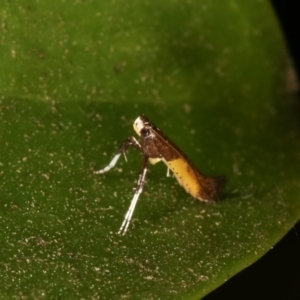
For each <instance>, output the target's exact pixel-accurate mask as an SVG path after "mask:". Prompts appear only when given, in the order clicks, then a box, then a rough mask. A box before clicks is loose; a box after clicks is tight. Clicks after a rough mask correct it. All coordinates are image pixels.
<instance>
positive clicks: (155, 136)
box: [94, 115, 225, 235]
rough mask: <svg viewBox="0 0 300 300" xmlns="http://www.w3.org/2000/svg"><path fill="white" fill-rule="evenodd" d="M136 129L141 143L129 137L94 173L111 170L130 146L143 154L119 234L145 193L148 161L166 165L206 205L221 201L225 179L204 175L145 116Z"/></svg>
mask: <svg viewBox="0 0 300 300" xmlns="http://www.w3.org/2000/svg"><path fill="white" fill-rule="evenodd" d="M133 128H134V130H135V132H136V133H137V135H138V136H139V137H140V139H139V141H138V140H136V138H135V137H133V136H130V137H128V138H127V139H126V140H125V141H124V142H123V144H122V145H121V147H120V148H119V150H118V152H117V154H116V155H115V156H114V157H113V159H112V160H111V162H110V163H109V164H108V165H107V166H106V167H105V168H103V169H101V170H99V171H95V172H94V173H95V174H103V173H105V172H107V171H109V170H110V169H111V168H113V167H114V166H115V165H116V163H117V161H118V159H119V158H120V156H121V155H122V154H123V155H124V156H125V153H126V151H127V149H128V148H129V147H134V148H136V149H138V150H140V151H141V152H142V153H143V161H142V165H141V170H140V174H139V177H138V181H137V185H136V189H135V193H134V196H133V198H132V200H131V204H130V207H129V209H128V211H127V212H126V215H125V218H124V221H123V223H122V225H121V227H120V229H119V231H118V234H122V235H124V234H125V233H126V232H127V229H128V226H129V224H130V221H131V218H132V215H133V212H134V209H135V207H136V204H137V201H138V199H139V196H140V194H141V193H142V191H143V187H144V184H145V178H146V173H147V169H148V164H149V162H150V163H151V164H156V163H158V162H160V161H162V162H163V163H165V164H166V166H167V168H168V172H167V175H168V174H169V170H171V171H172V172H173V174H174V176H175V178H176V179H177V181H178V183H179V184H180V185H181V186H182V187H183V188H184V189H185V190H186V192H187V193H189V194H190V195H192V196H193V197H194V198H196V199H198V200H200V201H203V202H214V201H215V200H216V199H218V197H219V195H220V193H221V191H222V189H223V186H224V183H225V178H224V177H208V176H205V175H203V174H202V173H201V172H200V171H199V170H198V169H197V168H196V167H195V165H194V164H193V163H192V162H191V160H190V159H189V158H188V157H187V156H186V155H185V154H184V153H183V152H182V151H181V150H180V149H179V148H178V147H177V146H176V145H175V144H174V143H172V142H171V141H170V140H169V139H168V138H167V137H166V136H165V135H164V133H163V132H162V131H161V130H160V129H159V128H158V127H156V126H155V125H154V124H153V123H151V122H150V121H149V119H148V118H147V117H146V116H145V115H141V116H139V117H138V118H137V119H136V120H135V121H134V123H133ZM125 159H126V156H125ZM126 160H127V159H126Z"/></svg>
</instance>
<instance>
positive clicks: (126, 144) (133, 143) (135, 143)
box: [94, 136, 142, 174]
mask: <svg viewBox="0 0 300 300" xmlns="http://www.w3.org/2000/svg"><path fill="white" fill-rule="evenodd" d="M129 146H132V147H135V148H137V149H139V150H141V151H142V147H141V145H140V144H139V142H138V141H137V140H136V139H135V138H134V137H133V136H130V137H129V138H127V139H126V140H125V141H124V142H123V144H122V146H121V147H120V149H119V150H118V152H117V154H116V155H115V156H114V157H113V159H112V160H111V162H110V163H109V164H108V165H107V166H106V167H105V168H103V169H101V170H98V171H94V174H103V173H105V172H107V171H109V170H110V169H112V168H113V167H114V166H115V165H116V163H117V161H118V160H119V158H120V156H121V154H124V156H125V160H126V161H127V158H126V155H125V152H126V150H127V149H128V147H129Z"/></svg>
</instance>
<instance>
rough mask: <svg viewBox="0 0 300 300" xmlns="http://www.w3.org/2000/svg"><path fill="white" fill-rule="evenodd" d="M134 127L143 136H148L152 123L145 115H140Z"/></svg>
mask: <svg viewBox="0 0 300 300" xmlns="http://www.w3.org/2000/svg"><path fill="white" fill-rule="evenodd" d="M133 129H134V130H135V132H136V133H137V134H138V135H139V136H141V137H147V136H149V135H150V133H151V130H150V129H151V125H150V122H149V120H148V119H147V118H146V117H145V116H143V115H142V116H139V117H138V118H137V119H136V120H135V121H134V123H133Z"/></svg>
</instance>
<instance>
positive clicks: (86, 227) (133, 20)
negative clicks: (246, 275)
mask: <svg viewBox="0 0 300 300" xmlns="http://www.w3.org/2000/svg"><path fill="white" fill-rule="evenodd" d="M1 20H2V21H1V22H2V25H1V49H2V60H1V61H0V64H1V65H0V66H1V70H2V72H1V80H0V91H1V100H0V117H1V123H0V124H1V130H0V143H1V158H0V205H1V213H0V225H1V228H2V230H1V233H0V237H1V242H2V251H1V254H0V264H1V267H2V270H3V272H2V285H1V288H0V293H1V295H3V296H5V295H6V296H7V297H8V298H24V297H29V298H33V299H41V298H43V297H46V298H58V297H59V298H69V299H79V298H85V299H92V298H95V299H98V298H101V299H121V298H129V299H168V298H169V299H179V298H180V299H182V298H183V299H199V298H200V297H203V296H204V295H206V294H207V293H209V292H210V291H212V290H213V289H215V288H216V287H217V286H219V285H221V284H222V283H223V282H224V281H225V280H226V279H228V278H230V277H231V276H233V275H234V274H236V273H237V272H239V271H240V270H242V269H243V268H245V267H246V266H248V265H250V264H252V263H253V262H254V261H256V260H257V259H258V258H260V257H261V256H262V255H263V254H264V253H265V252H267V251H268V250H269V249H270V248H271V247H272V246H273V245H274V244H275V243H276V242H277V241H278V240H280V238H281V237H282V236H283V235H284V234H285V233H286V232H287V231H288V230H289V229H290V228H291V227H292V226H293V224H294V223H295V222H296V221H297V220H299V216H300V201H299V191H300V183H299V182H300V175H299V171H298V169H299V168H298V167H297V165H299V163H300V156H299V148H300V143H299V138H298V137H299V128H298V125H299V124H298V123H297V117H298V116H297V115H296V113H295V111H296V103H295V99H294V97H293V95H292V94H291V93H290V92H289V91H288V86H287V82H286V78H287V74H289V72H291V69H290V65H289V58H288V55H287V53H286V49H285V46H284V42H283V39H282V36H281V32H280V30H279V28H278V24H277V21H276V18H275V16H274V13H273V11H272V9H271V7H270V4H269V3H268V2H261V1H258V0H256V1H237V0H236V1H231V2H230V3H229V2H218V3H213V2H211V1H207V0H204V1H201V2H199V1H122V0H116V1H84V2H81V1H57V2H50V1H43V0H41V1H28V0H27V1H23V0H19V1H14V2H11V3H6V4H5V5H3V8H2V11H1ZM142 113H145V114H146V115H147V116H148V117H149V118H150V119H151V120H152V121H153V122H154V123H155V124H156V125H157V126H158V127H160V128H161V129H162V130H163V131H164V132H165V133H166V134H167V135H168V136H169V137H170V139H171V140H173V141H174V142H175V143H176V144H177V145H178V146H179V147H180V148H181V149H182V150H183V151H184V152H185V153H186V154H187V155H188V156H189V157H190V158H191V159H192V161H194V163H195V164H196V165H197V166H198V167H199V169H200V170H201V172H203V173H204V174H207V175H218V174H224V175H226V177H227V180H228V184H227V189H226V194H225V196H224V198H223V199H222V201H219V202H218V203H216V204H215V205H207V204H205V203H201V202H199V201H197V200H195V199H193V198H192V197H191V196H190V195H188V194H186V193H185V191H184V190H183V189H182V188H180V187H179V185H178V184H177V182H176V180H175V179H174V178H168V177H166V176H165V174H166V168H165V166H164V165H160V164H158V165H155V166H151V168H150V171H149V174H148V177H147V183H146V186H145V189H144V192H143V194H142V195H141V197H140V200H139V203H138V205H137V208H136V211H135V213H134V217H133V221H132V224H131V226H130V228H129V232H128V233H127V235H125V236H119V235H117V234H116V232H117V231H118V229H119V227H120V225H121V223H122V220H123V217H124V214H125V212H126V210H127V208H128V206H129V203H130V200H131V198H132V196H133V190H132V188H133V187H134V185H135V182H136V180H137V177H138V172H139V168H140V163H141V160H142V157H141V155H140V154H139V153H138V152H137V151H135V150H130V151H129V152H128V163H125V162H124V161H121V162H119V163H118V165H117V166H116V167H115V168H114V169H113V170H111V171H110V172H108V173H106V174H103V175H95V174H93V170H95V169H101V168H103V167H104V166H106V165H107V164H108V163H109V161H110V159H111V158H112V157H113V155H114V154H115V152H116V151H117V149H118V147H119V146H120V145H121V143H122V142H123V140H124V139H125V138H127V137H128V136H130V135H133V134H134V133H133V129H132V123H133V121H134V120H135V118H136V117H137V116H138V115H140V114H142Z"/></svg>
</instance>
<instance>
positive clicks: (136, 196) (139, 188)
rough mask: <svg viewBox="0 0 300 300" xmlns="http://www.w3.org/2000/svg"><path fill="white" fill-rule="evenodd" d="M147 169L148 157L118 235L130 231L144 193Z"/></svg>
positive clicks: (145, 157) (143, 164)
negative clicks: (129, 227) (132, 219)
mask: <svg viewBox="0 0 300 300" xmlns="http://www.w3.org/2000/svg"><path fill="white" fill-rule="evenodd" d="M147 169H148V157H147V156H144V160H143V163H142V167H141V172H140V175H139V179H138V182H137V186H136V190H135V194H134V196H133V198H132V200H131V203H130V206H129V209H128V210H127V212H126V215H125V218H124V221H123V223H122V225H121V227H120V229H119V231H118V234H121V235H124V234H125V233H126V231H127V229H128V226H129V224H130V221H131V218H132V215H133V212H134V209H135V206H136V204H137V201H138V199H139V196H140V194H141V193H142V191H143V187H144V184H145V178H146V173H147Z"/></svg>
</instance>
